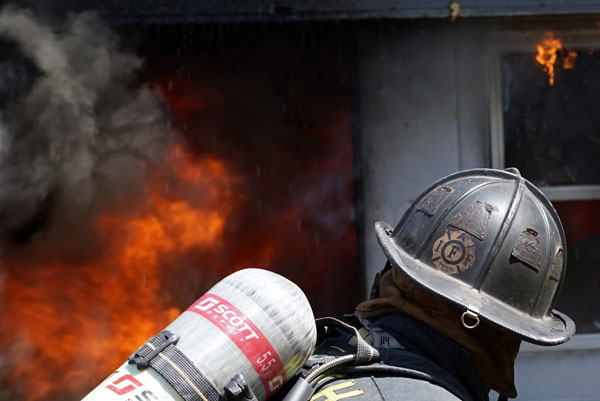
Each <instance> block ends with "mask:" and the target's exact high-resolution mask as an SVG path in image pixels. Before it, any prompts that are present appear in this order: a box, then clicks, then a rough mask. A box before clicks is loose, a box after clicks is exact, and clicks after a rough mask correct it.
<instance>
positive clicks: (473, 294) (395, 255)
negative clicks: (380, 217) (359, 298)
mask: <svg viewBox="0 0 600 401" xmlns="http://www.w3.org/2000/svg"><path fill="white" fill-rule="evenodd" d="M392 231H393V228H392V227H391V226H390V225H389V224H386V223H384V222H382V221H378V222H376V223H375V234H376V235H377V241H378V242H379V244H380V245H381V247H382V248H383V252H384V253H385V255H386V256H387V258H388V260H389V261H390V262H391V263H392V265H394V266H395V267H396V268H398V269H400V270H401V271H402V272H403V273H404V274H405V275H406V276H408V277H409V278H410V279H412V280H414V281H416V282H417V283H418V284H420V285H421V286H422V287H423V288H425V289H426V290H428V291H430V292H432V293H434V294H436V295H438V296H440V297H442V298H445V299H447V300H448V301H450V302H452V303H454V304H456V305H457V306H459V307H462V308H464V309H465V310H466V309H469V310H471V311H473V312H475V313H477V314H478V316H480V317H481V318H483V319H484V320H486V321H488V322H489V323H491V324H492V325H494V326H497V327H499V328H501V329H504V330H507V331H509V332H511V333H513V334H514V335H516V336H517V337H519V338H521V339H523V340H525V341H527V342H531V343H534V344H539V345H557V344H562V343H564V342H566V341H568V340H569V339H570V338H571V337H573V335H574V334H575V323H574V322H573V320H572V319H571V318H569V317H568V316H567V315H565V314H563V313H561V312H558V311H556V310H552V312H551V313H550V314H549V315H548V316H545V317H542V318H533V317H532V316H530V315H527V314H526V313H524V312H521V311H519V310H517V309H515V308H513V307H511V306H509V305H506V304H505V303H503V302H500V301H498V300H497V299H496V298H494V297H491V296H489V295H487V294H485V293H483V292H480V291H478V290H475V289H473V288H471V287H470V286H469V285H468V284H466V283H464V282H462V281H459V280H457V279H455V278H453V277H452V276H450V275H448V274H445V273H442V272H439V271H437V270H435V269H434V268H432V267H430V266H427V265H426V264H425V263H423V262H421V261H419V260H415V259H414V258H412V257H411V256H409V255H408V254H407V253H406V252H404V251H403V250H402V248H401V247H399V246H398V245H397V244H396V243H395V242H394V241H393V239H392V238H391V233H392Z"/></svg>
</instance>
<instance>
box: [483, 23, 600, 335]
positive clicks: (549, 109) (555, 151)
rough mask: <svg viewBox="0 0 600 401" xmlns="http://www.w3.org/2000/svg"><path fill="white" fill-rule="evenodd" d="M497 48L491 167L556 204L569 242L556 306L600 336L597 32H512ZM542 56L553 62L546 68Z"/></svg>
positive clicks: (493, 60) (580, 328)
mask: <svg viewBox="0 0 600 401" xmlns="http://www.w3.org/2000/svg"><path fill="white" fill-rule="evenodd" d="M550 40H552V41H554V42H552V43H550V42H548V41H550ZM545 41H546V42H545ZM498 43H499V44H498V46H497V47H496V48H494V49H492V51H491V53H490V55H491V57H490V61H491V64H490V71H491V73H492V75H491V81H490V82H491V92H490V96H491V98H490V100H491V103H490V104H491V114H490V117H491V119H490V121H491V133H492V165H493V166H494V167H497V168H505V167H517V168H518V169H519V170H520V171H521V174H522V175H523V176H524V177H525V178H527V179H529V180H530V181H532V182H533V183H534V184H536V185H537V186H538V187H539V188H541V189H542V191H544V193H545V194H546V195H547V196H548V197H549V198H550V199H551V200H552V202H553V204H554V205H555V208H556V209H557V212H558V214H559V215H560V217H561V220H562V222H563V225H564V228H565V234H566V237H567V243H568V247H567V255H568V256H567V260H568V268H567V274H566V279H565V282H564V284H563V288H562V291H561V295H560V297H559V301H558V303H557V305H555V307H556V309H558V310H560V311H562V312H564V313H566V314H567V315H569V316H571V317H572V318H573V319H574V320H575V323H576V324H577V332H578V333H579V334H581V333H597V332H600V112H599V110H600V97H599V96H598V94H599V93H600V51H599V50H598V49H600V33H598V32H596V33H593V34H592V36H587V35H586V34H585V33H581V32H559V33H554V34H551V33H548V32H544V31H540V32H529V33H524V34H508V35H503V36H499V37H498ZM550 44H553V45H554V46H555V48H554V49H550V48H549V46H550ZM538 47H540V48H538ZM546 51H548V52H551V53H552V54H553V55H552V54H551V55H550V56H547V54H546V53H544V52H546ZM548 54H549V53H548ZM544 55H546V56H547V57H546V59H545V61H549V60H550V58H551V57H552V58H553V61H554V62H553V63H551V64H549V63H546V64H542V63H541V62H540V61H544Z"/></svg>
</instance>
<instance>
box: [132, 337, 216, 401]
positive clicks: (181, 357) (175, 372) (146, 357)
mask: <svg viewBox="0 0 600 401" xmlns="http://www.w3.org/2000/svg"><path fill="white" fill-rule="evenodd" d="M177 340H179V338H178V336H176V335H173V334H172V333H171V332H168V331H163V332H161V333H160V334H158V335H157V336H155V337H152V338H151V339H150V340H148V341H147V342H146V343H145V344H144V345H142V346H141V347H140V348H139V349H138V350H137V351H136V352H135V353H134V354H133V355H131V356H130V357H129V358H128V361H129V363H135V364H136V365H137V366H138V368H139V369H144V368H145V367H147V366H151V367H152V369H154V370H155V371H156V372H157V373H158V374H159V375H161V376H162V377H163V378H164V379H165V380H166V381H167V382H168V383H169V384H170V385H171V386H172V387H173V389H175V391H176V392H177V393H178V394H179V395H180V396H181V398H183V399H184V400H185V401H219V400H223V398H222V397H221V395H220V394H219V392H218V391H217V389H216V388H215V387H214V386H213V385H212V383H211V382H210V381H209V380H208V379H207V378H206V376H204V375H203V374H202V372H200V371H199V370H198V368H197V367H196V366H195V365H194V363H193V362H192V361H191V360H190V359H189V358H188V357H187V356H185V354H184V353H183V352H181V350H179V348H177V347H176V346H175V343H176V342H177Z"/></svg>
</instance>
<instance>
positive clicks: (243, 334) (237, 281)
mask: <svg viewBox="0 0 600 401" xmlns="http://www.w3.org/2000/svg"><path fill="white" fill-rule="evenodd" d="M166 330H169V331H171V332H173V333H175V334H177V335H179V337H180V340H179V342H178V343H177V345H176V346H177V348H178V349H179V350H181V351H182V352H183V353H184V354H185V356H187V358H189V359H190V360H191V361H192V362H193V363H194V364H195V366H196V367H197V368H198V370H199V371H200V372H201V373H202V374H203V375H204V376H205V377H206V378H207V379H208V380H209V381H210V382H211V383H212V385H213V386H214V387H215V388H216V389H217V391H218V392H219V393H220V394H221V395H223V387H224V386H225V385H226V384H227V383H228V382H229V380H230V379H231V378H232V377H233V376H234V375H235V374H237V373H241V374H243V375H244V377H245V379H246V381H247V382H248V384H249V385H250V387H251V388H252V390H253V391H254V394H255V395H256V397H257V398H258V400H261V401H262V400H266V398H267V397H268V396H270V395H271V394H273V393H274V392H275V391H276V390H277V389H278V388H280V387H281V386H282V385H283V384H284V383H285V382H286V381H287V380H288V379H289V378H291V377H292V376H294V374H295V373H296V372H297V371H298V370H299V369H300V368H301V367H302V365H303V364H304V361H305V360H306V359H307V358H308V356H309V355H310V354H311V353H312V351H313V349H314V347H315V341H316V327H315V322H314V316H313V313H312V310H311V308H310V304H309V303H308V300H307V299H306V296H305V295H304V293H303V292H302V291H301V290H300V288H298V286H296V285H295V284H294V283H292V282H291V281H289V280H287V279H286V278H284V277H282V276H280V275H278V274H276V273H273V272H270V271H267V270H262V269H244V270H240V271H237V272H235V273H233V274H231V275H229V276H228V277H226V278H224V279H223V280H221V281H220V282H219V283H217V284H216V285H215V286H214V287H212V288H211V289H210V290H209V291H208V292H207V293H206V294H204V295H203V296H202V297H200V298H199V299H198V300H197V301H196V302H194V303H193V304H192V305H191V306H190V307H189V308H188V309H187V310H186V311H184V312H183V313H182V314H181V315H179V317H177V319H175V320H174V321H173V322H172V323H171V324H170V325H169V326H167V327H166ZM127 399H130V400H131V401H138V400H139V401H146V400H161V401H167V400H169V401H171V400H173V401H175V400H177V401H183V398H182V397H181V396H180V395H179V394H177V392H176V391H175V390H174V389H173V388H172V387H171V386H170V385H169V384H168V383H167V381H166V380H164V379H163V378H162V376H160V375H159V374H158V373H157V372H156V371H155V370H154V369H153V368H152V367H148V368H145V369H142V370H138V368H137V367H136V365H135V364H130V363H128V362H125V363H124V364H123V365H122V366H121V367H120V368H119V369H118V370H117V371H116V372H114V373H113V374H112V375H110V376H109V377H108V378H107V379H106V380H105V381H104V382H102V383H101V384H100V385H99V386H98V387H97V388H96V389H95V390H94V391H92V392H91V393H90V394H88V395H87V396H86V397H85V398H84V401H113V400H115V401H117V400H119V401H126V400H127ZM208 401H211V400H208Z"/></svg>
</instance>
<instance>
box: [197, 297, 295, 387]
mask: <svg viewBox="0 0 600 401" xmlns="http://www.w3.org/2000/svg"><path fill="white" fill-rule="evenodd" d="M187 310H188V311H190V312H195V313H197V314H199V315H200V316H202V317H204V318H206V319H208V320H209V321H211V322H212V323H213V324H214V325H215V326H217V327H218V328H219V329H220V330H221V331H222V332H223V333H225V334H227V336H228V337H229V338H230V339H231V341H233V342H234V343H235V345H237V347H238V348H239V349H240V351H242V353H243V354H244V355H246V358H248V360H249V361H250V363H251V364H252V366H253V367H254V370H256V373H258V375H259V376H260V379H261V380H262V383H263V386H264V387H265V391H266V392H267V397H269V396H271V394H273V393H274V392H275V390H277V389H278V388H279V387H281V386H282V385H283V383H285V381H286V380H287V377H286V375H285V369H284V367H283V363H281V359H279V355H277V352H275V349H274V348H273V346H272V345H271V343H270V342H269V340H267V338H266V337H265V336H264V335H263V334H262V333H261V331H260V330H259V329H258V327H256V325H255V324H254V323H252V321H251V320H250V319H249V318H248V317H247V316H246V315H244V314H243V313H242V312H241V311H240V310H239V309H237V308H236V307H235V306H233V305H232V304H230V303H229V302H228V301H226V300H225V299H223V298H221V297H219V296H218V295H215V294H210V293H209V294H205V295H203V296H202V297H201V298H200V299H198V300H197V301H196V302H194V303H193V304H192V306H190V307H189V308H188V309H187Z"/></svg>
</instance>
